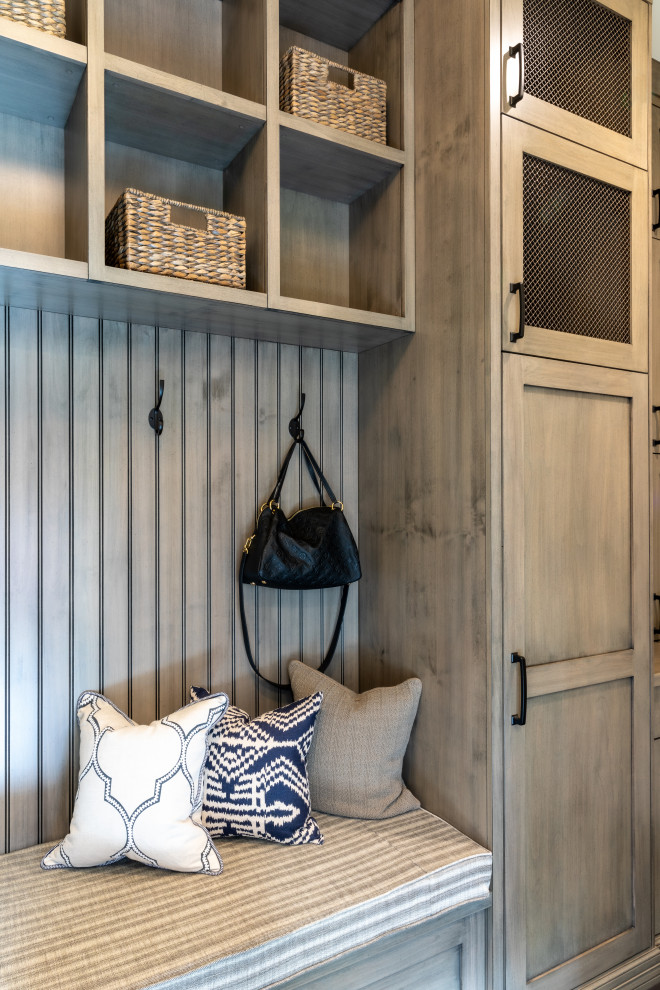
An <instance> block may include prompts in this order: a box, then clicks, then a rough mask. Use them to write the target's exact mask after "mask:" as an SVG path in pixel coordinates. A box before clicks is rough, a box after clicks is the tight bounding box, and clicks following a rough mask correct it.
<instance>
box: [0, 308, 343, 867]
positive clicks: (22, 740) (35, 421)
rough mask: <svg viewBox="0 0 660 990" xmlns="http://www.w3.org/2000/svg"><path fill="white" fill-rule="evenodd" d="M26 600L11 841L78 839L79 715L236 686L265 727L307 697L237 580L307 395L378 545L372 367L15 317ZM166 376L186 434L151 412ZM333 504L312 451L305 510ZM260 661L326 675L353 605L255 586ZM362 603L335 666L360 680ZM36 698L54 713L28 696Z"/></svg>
mask: <svg viewBox="0 0 660 990" xmlns="http://www.w3.org/2000/svg"><path fill="white" fill-rule="evenodd" d="M0 316H1V317H2V319H1V321H0V330H1V331H2V332H0V365H1V366H2V369H3V374H2V375H1V376H0V416H1V417H2V427H1V428H0V463H1V464H2V468H3V477H4V484H2V485H0V493H1V494H0V498H1V499H2V502H1V511H2V519H3V526H2V528H1V529H0V532H1V533H2V540H3V552H2V554H1V555H0V588H1V589H2V590H3V591H4V592H5V598H4V601H5V608H4V609H3V610H2V615H1V616H0V624H1V625H2V627H3V633H4V643H5V650H4V661H5V665H4V677H3V678H2V679H1V680H0V712H2V718H3V728H2V731H1V732H0V746H2V752H1V753H0V801H1V802H2V806H1V808H0V828H1V829H2V844H1V845H0V850H1V849H4V850H5V851H9V850H11V849H18V848H21V847H23V846H26V845H29V844H31V843H34V842H37V841H47V840H50V839H53V840H55V839H57V838H60V837H61V836H62V835H63V834H64V833H65V832H66V830H67V827H68V821H69V817H70V813H71V808H72V804H73V797H74V794H75V788H76V783H77V772H78V752H77V749H78V734H77V727H76V724H75V705H76V700H77V697H78V695H79V694H80V692H81V691H83V690H85V689H94V690H101V691H102V692H103V693H104V694H106V695H107V696H108V697H109V698H110V699H111V700H112V701H114V702H115V703H116V704H117V705H118V706H119V707H120V708H121V709H122V710H123V711H126V712H127V713H128V714H130V715H131V717H132V718H134V719H135V720H136V721H150V720H152V719H153V718H155V717H159V716H162V715H165V714H167V713H168V712H169V711H172V710H174V709H175V708H177V707H178V706H180V705H181V704H183V703H185V702H186V701H187V695H188V690H189V687H190V685H191V683H193V682H195V683H200V684H202V685H204V686H206V687H209V688H211V689H213V690H226V691H227V692H228V694H229V695H230V697H231V699H232V702H233V703H234V704H238V705H240V706H241V707H243V708H245V709H246V710H247V711H248V712H249V713H250V714H251V715H254V714H255V713H256V712H258V711H266V710H268V709H270V708H273V707H275V706H277V705H279V704H285V703H287V702H288V701H289V700H290V693H289V692H288V690H283V691H280V690H277V689H274V688H270V687H268V686H267V685H261V684H257V683H256V678H255V677H254V675H253V674H252V671H251V670H250V668H249V666H248V663H247V660H246V658H245V654H244V650H243V643H242V637H241V631H240V620H239V615H238V597H237V585H236V575H237V570H238V564H239V558H240V553H241V550H242V547H243V544H244V543H245V540H246V538H247V537H248V536H249V534H250V532H251V530H252V527H253V525H254V522H255V519H256V515H257V512H258V509H259V505H260V504H261V502H263V501H264V500H265V499H266V498H267V496H268V494H269V492H270V490H271V488H272V487H273V485H274V483H275V479H276V475H277V470H278V467H279V464H280V462H281V459H282V458H283V456H284V454H285V453H286V450H287V449H288V445H289V442H290V437H289V433H288V422H289V419H290V418H291V417H292V415H294V414H295V412H296V411H297V402H298V398H299V394H300V392H301V391H305V392H306V395H307V402H306V405H305V412H304V416H303V426H304V429H305V436H306V439H307V440H308V441H309V443H310V446H311V447H312V449H313V451H314V452H315V454H316V455H317V456H318V458H319V459H320V462H321V465H322V467H323V469H324V470H326V471H327V473H328V477H329V480H330V481H331V484H332V485H333V487H334V488H335V491H336V494H337V496H338V497H339V498H342V499H343V501H344V503H345V505H346V511H347V516H348V519H349V522H350V524H351V526H352V527H353V530H354V532H355V533H356V535H357V519H358V505H357V408H358V400H357V357H356V355H352V354H346V355H342V354H339V353H338V352H331V351H321V350H318V349H315V348H298V347H292V346H285V345H277V344H271V343H266V342H255V341H248V340H232V339H230V338H224V337H217V336H214V335H212V334H210V335H207V334H200V333H189V332H180V331H174V330H161V329H159V328H158V327H153V326H133V325H129V324H123V323H110V322H105V323H104V322H99V321H96V320H89V319H79V318H69V317H62V316H55V315H53V314H50V313H46V312H44V313H40V312H37V311H29V310H18V309H6V310H4V309H1V308H0ZM159 378H163V379H164V380H165V394H164V398H163V403H162V407H161V408H162V411H163V415H164V420H165V427H164V431H163V434H162V436H161V437H160V438H159V439H156V437H155V435H154V433H153V431H152V430H151V429H150V427H149V424H148V422H147V416H148V413H149V410H150V409H151V408H152V406H153V405H154V403H155V400H156V395H157V383H158V380H159ZM313 502H314V491H313V486H312V484H311V481H310V479H309V477H308V476H307V472H306V471H301V467H300V461H299V458H298V457H294V458H293V461H292V463H291V467H290V470H289V474H288V476H287V482H286V486H285V490H284V493H283V499H282V503H283V508H284V509H285V511H287V512H291V511H293V510H295V509H296V508H298V507H299V506H301V505H309V504H312V503H313ZM247 591H248V594H247V603H248V615H249V621H250V628H251V632H252V641H253V648H254V651H255V655H256V657H257V658H258V661H259V663H260V664H262V665H263V667H264V670H265V671H266V672H267V674H268V676H270V677H272V678H274V679H276V678H281V679H284V680H286V679H287V675H286V665H287V662H288V660H289V659H290V658H292V657H294V658H299V657H301V656H303V657H304V659H305V660H307V661H308V662H310V663H317V662H318V660H319V658H320V657H321V656H322V654H323V652H324V648H325V643H326V642H327V640H328V637H329V633H330V632H331V629H332V624H333V623H334V619H335V614H336V604H337V594H336V592H334V591H329V592H326V593H325V594H324V595H322V594H321V593H316V592H314V593H312V592H309V593H293V592H290V593H289V592H277V591H272V590H265V589H264V590H263V592H261V593H260V594H259V595H258V598H255V593H254V591H253V590H252V589H247ZM357 600H358V596H357V593H355V592H354V591H353V592H352V594H351V595H350V596H349V605H348V609H347V613H346V619H345V624H344V631H343V634H342V639H341V642H340V645H339V647H338V650H337V655H336V659H335V660H334V661H333V664H332V667H331V671H330V672H331V673H332V674H334V676H336V677H338V678H339V677H341V678H342V679H344V680H345V681H346V683H349V684H350V685H351V686H353V687H356V686H357V681H358V672H357V653H358V630H357V614H358V610H357ZM26 699H30V700H31V702H32V703H30V704H26Z"/></svg>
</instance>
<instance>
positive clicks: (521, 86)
mask: <svg viewBox="0 0 660 990" xmlns="http://www.w3.org/2000/svg"><path fill="white" fill-rule="evenodd" d="M516 55H517V56H518V92H517V93H516V94H515V96H510V97H509V106H510V107H515V105H516V104H517V103H520V101H521V100H522V98H523V96H524V95H525V52H524V49H523V43H522V41H519V42H518V44H517V45H510V46H509V58H515V57H516Z"/></svg>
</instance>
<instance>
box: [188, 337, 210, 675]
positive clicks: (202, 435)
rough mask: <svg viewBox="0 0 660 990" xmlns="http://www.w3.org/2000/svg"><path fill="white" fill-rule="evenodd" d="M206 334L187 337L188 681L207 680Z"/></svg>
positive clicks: (207, 494)
mask: <svg viewBox="0 0 660 990" xmlns="http://www.w3.org/2000/svg"><path fill="white" fill-rule="evenodd" d="M207 351H208V336H207V335H206V334H202V333H187V334H186V335H185V354H184V387H183V394H184V414H183V415H184V431H185V432H184V435H185V445H184V462H183V470H184V478H185V489H184V534H185V539H184V573H185V619H186V625H185V642H184V652H185V680H186V685H187V686H188V687H189V686H190V685H191V684H201V685H205V684H207V683H208V681H209V609H208V604H209V603H208V589H209V574H208V571H209V546H208V530H209V493H208V479H209V475H208V420H209V407H208V358H207Z"/></svg>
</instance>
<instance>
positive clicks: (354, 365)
mask: <svg viewBox="0 0 660 990" xmlns="http://www.w3.org/2000/svg"><path fill="white" fill-rule="evenodd" d="M341 397H342V416H341V433H340V436H341V483H340V489H341V495H340V496H339V497H340V498H341V499H342V501H343V502H344V512H345V513H346V521H347V522H348V525H349V526H350V527H351V532H352V533H353V536H354V537H355V539H356V541H357V544H358V549H359V546H360V537H359V504H358V440H357V422H358V357H357V354H342V357H341ZM358 615H359V612H358V584H353V585H351V588H350V591H349V593H348V603H347V605H346V612H345V613H344V624H343V626H342V640H341V651H342V652H341V658H340V659H341V679H342V680H343V682H344V684H346V685H347V686H348V687H350V688H351V690H353V691H357V690H359V670H358V659H359V655H358V647H359V632H358ZM333 663H334V661H333ZM328 673H330V674H332V676H333V677H338V676H339V668H338V667H337V666H334V667H331V669H330V670H329V671H328Z"/></svg>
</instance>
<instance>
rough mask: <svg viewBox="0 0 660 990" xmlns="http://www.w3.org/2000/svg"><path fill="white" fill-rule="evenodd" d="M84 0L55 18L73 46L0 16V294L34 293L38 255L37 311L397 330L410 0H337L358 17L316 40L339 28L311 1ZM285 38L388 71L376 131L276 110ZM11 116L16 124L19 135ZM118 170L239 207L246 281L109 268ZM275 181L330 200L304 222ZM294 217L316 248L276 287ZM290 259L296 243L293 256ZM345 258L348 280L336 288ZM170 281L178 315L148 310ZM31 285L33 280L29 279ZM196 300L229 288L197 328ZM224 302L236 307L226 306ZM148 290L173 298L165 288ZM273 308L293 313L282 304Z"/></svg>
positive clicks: (407, 292) (345, 335) (406, 236)
mask: <svg viewBox="0 0 660 990" xmlns="http://www.w3.org/2000/svg"><path fill="white" fill-rule="evenodd" d="M81 7H82V3H81V2H79V0H75V3H74V4H73V5H72V15H74V21H73V22H72V24H73V26H72V30H71V32H70V33H71V36H72V37H76V38H80V40H84V41H86V42H87V46H86V48H85V47H83V45H81V44H77V43H75V42H74V41H71V40H67V41H64V40H61V39H53V40H49V39H48V38H47V37H46V38H41V37H40V35H41V34H42V32H38V31H35V30H33V29H27V28H25V27H24V26H23V25H14V24H13V22H10V21H6V23H3V24H0V54H1V55H2V58H0V62H1V63H2V66H1V67H0V131H2V136H3V147H4V148H5V149H6V150H7V152H8V153H7V154H6V155H3V156H2V159H3V161H2V163H0V179H2V184H3V188H7V189H9V190H10V191H11V194H10V197H9V199H10V200H11V206H10V208H9V209H7V210H5V211H4V214H3V220H2V221H0V251H1V252H2V253H3V254H5V255H6V259H5V260H6V264H4V263H3V267H2V273H1V275H2V277H1V278H0V290H1V292H2V295H1V297H0V298H1V299H2V302H3V303H5V304H7V305H13V306H26V307H28V308H31V307H32V306H34V305H41V300H35V299H34V298H31V297H30V294H29V290H28V291H26V286H25V281H24V272H25V271H26V270H27V271H29V270H31V268H32V266H36V271H38V272H42V273H44V274H45V275H49V276H50V280H49V281H50V283H51V286H50V288H51V290H52V291H49V301H48V303H47V305H48V308H49V310H50V311H57V312H62V313H63V314H65V315H67V314H69V313H70V312H72V311H75V312H76V313H79V314H83V315H89V316H91V317H94V318H103V319H110V320H113V321H119V322H122V321H125V320H131V321H133V322H140V321H142V322H144V323H146V324H148V323H150V322H151V323H156V322H157V323H159V325H168V326H172V327H174V328H177V327H179V326H182V325H185V326H186V327H187V328H190V329H198V330H202V331H204V332H205V331H206V330H207V329H212V330H214V332H219V333H226V334H228V335H232V336H233V335H234V334H236V335H241V336H242V335H245V336H251V337H253V338H255V339H268V340H274V341H279V342H281V343H296V344H298V343H303V344H307V343H310V344H313V343H314V340H313V337H314V335H317V337H318V322H317V321H318V319H319V318H320V319H324V320H325V321H326V328H325V329H324V332H323V342H324V343H328V344H329V345H330V346H334V347H341V348H343V347H344V346H347V347H348V349H355V350H361V349H363V348H365V347H371V346H374V345H378V344H380V343H384V342H386V341H388V340H390V339H393V338H395V337H398V336H401V335H403V334H405V333H406V332H407V331H409V330H411V329H414V319H413V299H414V292H413V287H412V285H411V280H412V277H413V271H412V257H413V252H412V199H413V175H412V172H413V160H412V144H413V142H412V138H411V135H412V132H413V128H414V121H413V110H412V85H411V76H412V71H413V70H412V61H413V51H412V44H411V38H412V29H411V24H412V9H413V0H399V2H395V3H391V2H390V0H387V2H383V0H378V2H376V3H371V2H366V3H362V2H361V3H360V4H359V5H358V7H357V8H356V9H355V10H352V11H351V12H350V14H348V13H347V22H350V23H351V24H352V25H353V28H355V27H356V25H357V24H361V25H362V26H363V29H361V30H360V31H359V33H358V34H355V33H354V31H353V29H351V31H349V33H348V34H346V33H345V32H343V33H342V38H343V41H342V44H345V45H346V46H347V47H337V46H336V45H333V44H331V43H330V39H331V36H333V35H334V34H335V31H336V28H337V27H341V25H338V24H337V23H335V20H336V17H335V15H336V12H335V14H333V16H332V18H331V19H330V20H331V22H332V24H331V23H329V21H328V14H329V9H328V8H327V6H325V5H324V4H323V3H313V4H306V5H305V6H304V10H303V9H302V8H299V9H298V11H297V14H296V17H298V16H299V18H300V20H299V22H298V23H297V24H293V23H290V24H288V26H287V20H289V21H290V20H291V18H290V16H289V15H290V14H291V11H289V15H287V13H286V11H285V10H284V8H282V11H280V5H279V4H278V3H266V2H265V0H224V2H219V0H191V2H190V3H187V4H185V5H184V7H183V8H182V7H181V4H180V3H179V2H178V0H164V2H163V3H158V4H153V3H151V2H149V0H141V2H140V3H137V4H135V3H131V2H128V0H107V2H105V0H102V2H99V3H95V4H92V5H90V7H89V12H88V15H87V17H85V18H83V17H82V10H81ZM390 8H391V9H390ZM280 13H281V14H282V19H281V20H280ZM381 14H382V15H384V16H382V17H381ZM379 18H380V19H379ZM295 19H296V18H294V20H295ZM3 20H4V19H3ZM85 22H86V23H85ZM333 25H334V30H333ZM301 28H303V29H304V31H308V32H309V34H306V33H304V32H303V33H301V30H300V29H301ZM81 31H82V32H83V33H82V35H81ZM291 41H295V42H297V43H300V44H303V45H304V46H307V47H310V48H312V49H313V50H322V51H323V53H324V54H327V55H330V56H331V57H333V58H334V59H338V60H339V61H342V62H345V63H347V64H352V65H354V66H355V67H357V68H361V67H362V68H363V69H365V70H366V71H372V72H377V73H378V74H379V76H381V77H382V78H385V79H386V81H387V85H388V90H389V95H388V106H389V111H388V112H389V117H390V130H391V141H390V144H389V146H388V147H385V148H381V146H380V145H377V144H375V143H374V142H370V141H365V140H362V139H353V138H352V137H351V136H350V135H348V134H343V133H342V132H341V131H337V130H335V129H334V128H328V127H321V126H320V125H317V126H315V127H314V126H313V127H311V128H310V127H309V122H302V121H298V120H296V119H295V118H293V117H291V115H289V114H287V115H282V114H281V113H280V110H279V99H278V94H279V78H278V76H279V73H278V65H279V49H280V46H281V45H286V44H289V43H291ZM85 67H86V72H85ZM83 73H84V75H83ZM81 78H82V80H83V81H82V82H81ZM76 92H78V96H77V98H76ZM72 106H73V112H71V113H70V111H71V108H72ZM3 111H4V112H5V113H6V116H7V126H6V127H5V117H3V116H2V113H3ZM283 116H285V117H286V118H287V119H286V120H285V121H284V122H282V117H283ZM23 118H29V119H30V120H31V121H32V125H31V127H32V129H31V132H30V133H29V134H26V133H24V132H25V131H26V128H27V129H28V130H29V126H30V125H28V124H27V123H26V121H25V120H23ZM67 119H68V121H69V123H68V125H67V129H66V154H65V155H63V153H62V148H61V145H62V135H63V129H64V126H65V124H66V122H67ZM51 131H54V133H51ZM19 132H20V133H19ZM259 132H261V136H260V137H258V136H257V135H258V134H259ZM280 132H282V135H283V140H282V142H281V144H282V146H281V148H280ZM404 133H405V134H407V137H406V139H405V141H404ZM404 146H405V148H406V150H405V152H404V151H402V150H401V148H402V147H404ZM14 159H15V160H16V161H17V163H18V167H17V168H14V166H13V164H12V162H13V161H14ZM401 171H403V172H404V180H403V183H402V187H401V188H400V182H401V180H400V179H395V180H394V183H393V185H392V187H391V189H390V192H389V194H388V195H386V196H383V195H380V193H379V192H378V191H376V193H375V194H374V195H371V191H372V190H373V189H374V188H375V187H378V186H379V185H382V184H383V181H384V179H385V178H387V177H388V176H389V177H391V176H395V175H397V174H398V173H400V172H401ZM225 180H227V182H226V185H227V194H226V195H225V192H224V186H225ZM129 185H130V186H133V187H135V188H138V189H144V190H145V191H146V192H153V193H159V189H160V190H161V192H160V193H159V194H160V195H164V196H166V197H167V198H172V199H179V200H180V201H182V202H184V203H186V202H190V203H193V204H195V205H200V206H209V207H216V208H221V209H222V208H224V209H227V210H229V211H230V212H234V211H236V210H240V211H241V215H244V216H245V217H246V221H247V241H248V244H247V258H246V262H247V285H248V293H249V292H254V293H257V296H258V297H257V298H250V295H249V294H247V295H246V293H245V290H240V289H235V290H231V289H229V290H225V291H224V292H220V293H218V292H215V293H214V294H213V295H211V296H208V295H207V291H206V290H205V289H203V288H200V283H193V284H192V285H191V284H190V283H189V284H188V285H187V286H183V285H180V284H179V285H177V284H176V283H177V282H179V283H180V282H181V280H179V279H173V278H170V279H167V280H166V282H165V283H163V282H162V280H160V281H153V279H145V278H144V277H143V276H144V273H139V272H129V273H126V272H124V273H123V274H122V275H120V276H117V274H116V273H115V272H114V271H113V270H108V269H106V267H105V264H104V220H105V216H106V215H107V212H108V211H109V210H110V208H111V207H112V206H113V205H114V202H115V201H116V199H117V198H118V195H119V194H120V193H121V192H122V191H123V189H124V188H126V187H127V186H129ZM283 189H293V190H295V191H297V192H301V193H304V194H306V195H312V196H313V197H315V198H316V197H318V198H319V199H322V200H324V201H325V202H324V204H323V206H321V207H319V210H320V211H324V210H325V211H326V212H327V210H328V208H329V205H328V204H329V203H332V204H334V206H335V213H336V216H335V217H334V218H333V219H332V220H331V221H329V223H325V222H321V223H320V225H318V226H317V225H316V224H315V223H314V221H313V220H312V222H311V226H309V227H308V226H307V224H306V219H305V218H308V217H309V208H308V207H305V208H303V209H302V210H301V211H300V210H298V209H297V208H294V210H293V212H292V213H290V214H287V205H286V204H287V202H288V201H287V199H286V197H285V199H284V206H283V207H282V208H281V207H280V196H281V190H283ZM356 199H359V200H360V206H359V208H356V210H355V211H354V212H355V213H356V218H355V219H354V221H353V224H352V225H353V227H359V228H360V230H361V232H362V233H361V236H360V237H359V238H358V239H357V241H355V240H354V239H353V238H352V237H351V236H350V233H349V230H348V227H347V225H346V224H345V222H344V214H345V212H346V211H345V206H346V204H348V203H351V202H352V201H353V200H356ZM39 212H40V213H41V217H39V216H38V214H39ZM312 212H313V211H312ZM372 214H373V216H372ZM280 215H282V217H283V224H282V230H280ZM301 218H302V219H301ZM37 219H40V220H41V222H40V223H39V224H38V226H37V224H36V223H35V221H37ZM299 223H301V224H302V227H301V229H300V230H294V241H295V243H296V245H301V247H302V250H303V251H305V249H306V248H307V247H308V246H310V245H312V244H313V248H314V251H313V257H314V259H315V264H314V265H313V267H311V268H310V267H307V268H306V269H305V271H304V272H303V276H302V278H303V280H304V288H302V287H301V286H300V283H299V282H298V281H296V276H295V275H294V279H293V283H294V284H293V285H292V286H289V287H287V282H288V275H287V274H286V273H284V275H283V279H282V280H281V279H280V273H281V268H280V264H279V258H280V252H281V250H282V243H283V244H284V249H285V250H286V249H287V248H288V247H289V246H290V244H291V237H290V235H291V233H292V228H296V227H297V225H298V224H299ZM65 225H66V238H65V236H64V227H65ZM339 228H341V229H342V236H341V239H340V240H339V241H338V238H337V231H338V229H339ZM297 249H298V248H297V247H296V251H297ZM337 251H341V253H342V255H343V258H344V260H343V261H342V279H343V284H342V285H341V287H340V289H339V291H338V292H335V291H334V290H332V289H331V290H330V291H329V290H328V283H327V280H326V279H325V274H324V273H325V269H326V267H327V266H328V265H330V267H332V264H333V259H334V257H335V255H336V253H337ZM63 258H67V259H71V260H80V261H88V262H89V270H88V272H87V273H86V274H84V273H82V272H80V273H79V272H73V271H72V270H70V269H67V268H63V267H62V265H61V264H60V262H61V260H62V259H63ZM306 260H307V258H306V256H305V257H303V258H302V259H301V260H300V261H298V259H293V261H292V265H294V266H295V265H300V264H302V265H305V263H306ZM285 264H286V266H288V265H289V259H288V258H286V259H285ZM353 271H356V273H357V280H356V285H357V288H356V287H352V286H351V285H350V282H351V277H350V274H349V273H352V272H353ZM335 277H336V275H331V278H330V282H331V283H332V281H333V279H334V278H335ZM86 278H89V280H90V281H89V284H88V285H87V286H85V288H84V289H81V287H80V286H79V285H77V284H76V280H77V279H86ZM32 281H33V284H34V280H32ZM172 283H174V284H172ZM168 286H169V291H170V292H171V293H172V295H174V296H176V297H177V300H178V301H174V303H173V312H174V311H175V310H178V311H179V312H180V313H181V314H182V316H174V315H172V316H169V317H166V319H163V318H162V316H161V310H160V301H161V300H162V296H161V293H163V292H167V291H168ZM42 287H43V282H42V283H41V284H40V285H39V286H38V291H40V290H41V288H42ZM119 287H121V288H119ZM223 288H224V287H223ZM81 293H84V298H83V299H82V306H81ZM207 299H212V300H213V301H214V302H215V301H221V302H227V303H230V304H234V305H233V306H231V307H229V308H228V307H224V308H223V310H219V309H218V307H216V306H210V307H208V310H209V311H210V315H209V316H207V317H206V323H204V322H202V323H201V325H200V320H199V318H198V317H199V311H200V308H206V307H205V305H204V304H205V301H206V300H207ZM354 299H355V300H357V302H354V301H352V300H354ZM241 306H246V307H250V312H245V313H243V314H242V315H241V314H239V313H238V312H237V310H239V309H240V307H241ZM363 306H367V307H368V308H367V309H363V308H361V307H363ZM165 307H166V311H167V309H169V308H171V307H170V306H169V304H168V303H167V302H166V303H165ZM286 311H288V312H290V313H291V320H290V321H288V320H286V319H283V318H282V317H281V316H280V313H281V312H286ZM302 317H306V319H301V318H302ZM203 319H204V318H202V320H203ZM209 324H210V326H209ZM340 324H341V326H340ZM325 330H327V333H326V332H325ZM345 330H346V331H347V332H345ZM292 333H293V335H294V338H295V339H292V337H291V334H292Z"/></svg>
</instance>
